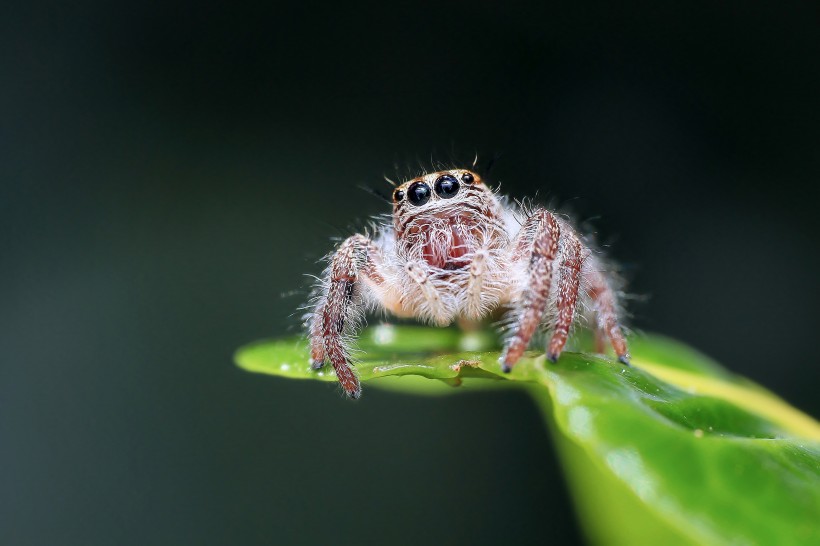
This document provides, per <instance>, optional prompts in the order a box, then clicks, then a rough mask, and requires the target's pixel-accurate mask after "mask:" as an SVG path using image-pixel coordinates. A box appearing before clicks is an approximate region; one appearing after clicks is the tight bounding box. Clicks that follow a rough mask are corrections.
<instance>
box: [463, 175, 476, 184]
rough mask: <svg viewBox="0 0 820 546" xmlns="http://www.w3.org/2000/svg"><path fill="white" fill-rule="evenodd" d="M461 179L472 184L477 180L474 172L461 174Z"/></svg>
mask: <svg viewBox="0 0 820 546" xmlns="http://www.w3.org/2000/svg"><path fill="white" fill-rule="evenodd" d="M461 181H462V182H464V183H465V184H472V183H473V182H475V178H474V177H473V173H464V174H462V175H461Z"/></svg>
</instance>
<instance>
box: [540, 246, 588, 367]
mask: <svg viewBox="0 0 820 546" xmlns="http://www.w3.org/2000/svg"><path fill="white" fill-rule="evenodd" d="M563 236H564V237H566V239H567V241H566V250H565V253H566V255H565V256H564V260H563V263H562V264H561V267H560V269H559V273H558V299H557V301H556V303H555V307H556V310H557V318H556V321H555V329H554V331H553V333H552V339H550V342H549V345H547V359H548V360H549V361H550V362H552V363H555V362H557V361H558V357H559V356H561V351H563V350H564V345H566V343H567V336H569V329H570V327H571V326H572V322H573V321H574V320H575V306H576V304H577V302H578V289H579V287H580V284H581V263H582V260H581V241H579V240H578V238H577V237H576V236H575V235H574V234H572V233H565V234H563Z"/></svg>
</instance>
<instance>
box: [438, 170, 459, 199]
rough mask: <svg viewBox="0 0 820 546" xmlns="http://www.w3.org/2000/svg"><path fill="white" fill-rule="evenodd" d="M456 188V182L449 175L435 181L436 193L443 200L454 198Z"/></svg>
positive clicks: (457, 186) (456, 191)
mask: <svg viewBox="0 0 820 546" xmlns="http://www.w3.org/2000/svg"><path fill="white" fill-rule="evenodd" d="M458 188H459V184H458V180H456V179H455V177H454V176H450V175H449V174H445V175H443V176H439V177H438V180H436V193H437V194H439V195H440V196H441V197H443V198H445V199H449V198H451V197H453V196H455V194H457V193H458Z"/></svg>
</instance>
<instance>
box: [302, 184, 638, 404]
mask: <svg viewBox="0 0 820 546" xmlns="http://www.w3.org/2000/svg"><path fill="white" fill-rule="evenodd" d="M329 262H330V264H329V266H328V268H327V269H326V270H325V273H324V277H323V280H322V281H321V282H320V284H319V285H318V287H317V290H316V299H315V303H314V304H313V305H312V307H311V312H310V313H309V314H308V316H307V321H306V323H307V328H308V330H309V332H308V335H309V338H310V353H311V354H310V356H311V362H312V365H313V367H314V368H316V369H318V368H321V367H322V366H323V365H324V364H325V362H330V364H332V365H333V368H334V369H335V370H336V376H337V377H338V379H339V382H340V383H341V385H342V387H343V388H344V390H345V392H346V393H347V394H348V396H350V397H352V398H358V397H359V396H360V394H361V386H360V384H359V380H358V378H357V377H356V374H355V373H354V372H353V370H352V368H351V358H350V348H349V346H350V341H351V336H352V335H353V333H354V332H355V331H356V328H357V326H358V325H359V323H360V322H361V319H362V317H363V313H364V312H365V311H368V310H384V311H386V312H388V313H392V314H393V315H395V316H397V317H415V318H418V319H421V320H424V321H427V322H430V323H433V324H436V325H440V326H445V325H447V324H450V323H451V322H453V321H454V320H456V319H467V320H478V319H482V318H484V317H486V316H488V315H490V314H491V313H492V312H494V311H495V310H497V309H501V310H504V311H505V316H504V319H503V320H502V324H503V325H504V330H505V332H506V338H505V343H504V350H503V352H502V354H501V358H500V366H501V368H502V369H503V371H505V372H509V371H510V369H511V368H512V367H513V365H515V363H516V362H517V361H518V359H519V358H521V355H522V354H523V353H524V351H525V350H526V349H527V346H528V345H529V343H530V339H531V338H532V336H533V334H534V333H535V332H536V330H537V329H538V328H539V327H546V328H547V329H548V330H549V332H550V333H551V336H550V338H549V342H548V344H547V358H548V359H549V360H550V361H551V362H555V361H557V360H558V357H559V355H560V354H561V351H562V350H563V348H564V345H565V344H566V342H567V336H568V335H569V332H570V329H571V327H572V325H573V323H574V322H575V321H576V319H577V317H578V316H579V315H594V318H595V320H594V321H593V323H594V325H595V326H594V329H595V332H596V339H597V340H598V350H599V351H602V350H603V343H604V340H605V339H607V338H608V339H609V342H610V343H611V344H612V347H613V348H614V349H615V353H616V354H617V356H618V360H620V361H621V362H622V363H623V364H629V353H628V352H627V347H626V341H625V339H624V334H623V332H622V330H621V325H620V322H619V318H618V315H619V305H618V301H617V297H616V294H615V291H614V289H613V286H612V282H613V281H612V279H611V278H610V275H609V274H608V272H607V271H606V270H605V269H604V267H603V266H602V262H601V261H600V260H599V258H598V257H597V255H596V254H595V253H593V252H592V251H591V250H590V249H589V248H588V247H587V246H586V245H585V244H584V243H583V242H582V240H581V237H580V236H579V235H578V234H577V233H576V231H575V230H574V229H573V228H572V226H571V225H570V224H569V222H568V221H567V220H566V219H564V218H561V217H559V216H557V215H555V214H553V213H552V212H550V211H548V210H546V209H542V208H536V209H533V210H529V211H527V210H525V209H524V207H522V206H520V205H513V204H511V203H510V202H508V201H507V200H506V199H505V198H502V197H498V196H496V194H495V193H493V191H492V190H490V189H489V188H488V187H487V186H486V185H485V184H484V183H483V182H482V180H481V178H480V177H479V175H477V174H476V173H474V172H471V171H468V170H464V169H452V170H446V171H439V172H434V173H429V174H425V175H423V176H420V177H417V178H414V179H412V180H409V181H407V182H405V183H403V184H401V185H400V186H398V187H396V189H395V191H394V192H393V215H392V226H391V225H389V224H386V223H385V225H383V226H382V227H381V229H380V230H378V231H377V232H376V233H375V235H374V237H372V238H370V237H367V236H365V235H353V236H352V237H350V238H348V239H347V240H345V241H344V242H343V243H342V244H341V245H340V246H339V247H338V248H337V249H336V251H335V253H333V254H332V255H331V258H330V260H329Z"/></svg>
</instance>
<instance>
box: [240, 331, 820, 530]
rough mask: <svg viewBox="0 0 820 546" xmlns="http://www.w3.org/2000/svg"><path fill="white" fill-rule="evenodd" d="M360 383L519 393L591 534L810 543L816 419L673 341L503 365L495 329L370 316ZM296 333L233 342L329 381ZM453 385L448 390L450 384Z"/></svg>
mask: <svg viewBox="0 0 820 546" xmlns="http://www.w3.org/2000/svg"><path fill="white" fill-rule="evenodd" d="M359 350H360V352H359V353H358V355H357V356H358V359H359V363H358V364H357V367H356V368H357V372H358V374H359V377H360V378H361V379H362V380H363V381H366V382H368V385H373V386H377V387H378V386H381V387H384V388H390V389H397V390H401V391H404V392H411V393H416V394H446V393H452V392H460V391H463V390H464V389H468V390H473V389H476V388H498V387H517V388H525V389H527V390H528V391H529V392H530V393H531V394H532V396H533V397H534V399H535V400H536V401H537V403H538V404H539V406H540V407H541V408H542V409H543V412H544V415H545V418H546V423H547V425H548V427H549V428H550V430H551V431H552V433H553V434H554V436H555V438H556V443H557V445H558V446H559V450H560V452H561V455H562V460H563V462H564V466H565V469H566V471H567V474H568V476H569V480H570V484H571V486H572V490H573V496H574V499H575V502H576V505H577V509H578V511H579V513H580V515H581V518H582V520H583V521H584V524H585V525H584V527H585V532H586V533H587V536H588V537H589V538H590V540H591V541H592V542H594V543H598V544H653V545H655V544H664V545H665V544H778V545H781V544H820V424H818V423H817V422H816V421H815V420H814V419H812V418H811V417H809V416H807V415H805V414H803V413H801V412H799V411H798V410H796V409H794V408H792V407H791V406H789V405H788V404H787V403H786V402H784V401H783V400H781V399H779V398H777V397H776V396H775V395H773V394H771V393H770V392H768V391H766V390H765V389H763V388H761V387H759V386H757V385H755V384H753V383H751V382H750V381H747V380H745V379H743V378H740V377H738V376H735V375H733V374H731V373H729V372H728V371H726V370H725V369H723V368H721V367H720V366H719V365H718V364H716V363H715V362H714V361H712V360H711V359H709V358H707V357H705V356H703V355H702V354H700V353H698V352H697V351H694V350H692V349H690V348H688V347H686V346H684V345H682V344H680V343H677V342H675V341H672V340H669V339H666V338H662V337H658V336H652V337H637V338H634V339H632V340H631V350H632V355H633V359H632V362H633V366H632V367H625V366H623V365H621V364H619V363H617V361H615V360H613V359H610V358H607V357H604V356H602V355H592V354H584V353H571V352H566V353H564V354H563V355H562V356H561V359H560V360H559V362H558V364H550V363H548V362H546V360H545V358H544V357H543V356H542V355H541V354H539V353H535V352H533V353H528V354H527V355H526V356H525V358H523V359H522V360H521V361H520V362H519V363H518V364H517V365H516V366H515V368H514V369H513V371H512V373H510V374H503V373H501V370H500V367H499V365H498V356H499V352H498V346H497V341H496V339H495V337H494V336H493V335H491V334H489V333H486V332H473V333H469V334H462V333H460V332H458V331H456V330H453V329H440V328H422V327H391V326H378V327H375V328H370V329H367V330H365V331H364V332H363V333H362V335H361V338H360V341H359ZM307 355H308V353H307V346H306V342H305V341H304V340H301V339H284V340H274V341H263V342H259V343H256V344H253V345H249V346H247V347H244V348H242V349H240V350H239V351H238V352H237V354H236V361H237V363H238V364H239V365H240V366H241V367H242V368H244V369H246V370H249V371H253V372H260V373H267V374H272V375H280V376H284V377H290V378H295V379H315V380H323V381H334V380H335V375H334V373H333V370H332V369H330V368H326V369H323V370H320V371H314V370H312V369H311V368H310V365H309V363H308V356H307ZM454 387H458V388H454Z"/></svg>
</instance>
